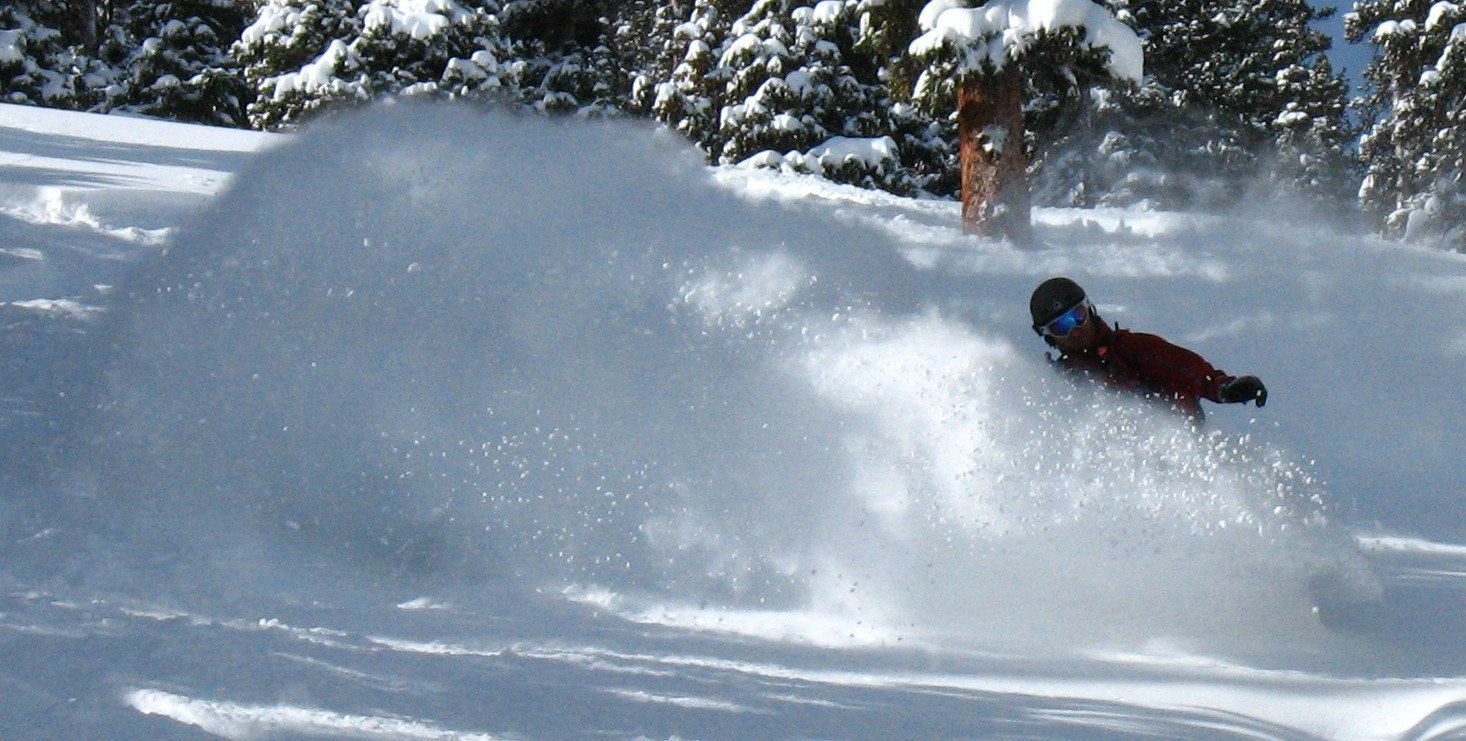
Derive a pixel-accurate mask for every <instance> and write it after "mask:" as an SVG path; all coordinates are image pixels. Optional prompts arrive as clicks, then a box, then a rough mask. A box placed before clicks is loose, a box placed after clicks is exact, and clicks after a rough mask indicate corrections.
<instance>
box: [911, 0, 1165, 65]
mask: <svg viewBox="0 0 1466 741" xmlns="http://www.w3.org/2000/svg"><path fill="white" fill-rule="evenodd" d="M920 23H921V28H922V29H923V30H924V31H925V32H926V33H924V34H922V35H921V36H919V37H917V38H916V39H915V40H914V41H912V42H911V46H910V47H909V51H910V53H911V54H912V55H914V56H917V57H930V56H933V55H938V54H942V53H943V52H944V51H946V52H955V53H957V54H959V55H960V57H961V60H960V62H959V63H958V65H957V69H956V72H957V73H958V74H959V75H964V74H969V73H975V72H980V71H990V72H992V71H998V70H1001V69H1002V68H1003V67H1004V66H1005V65H1006V64H1007V62H1009V61H1011V60H1018V59H1021V58H1022V57H1023V56H1024V52H1025V51H1026V50H1027V49H1028V47H1030V46H1031V45H1032V44H1033V43H1034V41H1035V40H1036V39H1037V38H1039V37H1040V36H1042V35H1044V34H1050V33H1056V32H1059V31H1061V30H1063V29H1072V30H1074V31H1075V32H1077V33H1078V35H1079V36H1080V38H1081V42H1080V46H1081V47H1082V48H1084V49H1087V50H1090V51H1103V50H1108V51H1109V55H1108V59H1107V60H1106V64H1105V69H1106V71H1107V72H1108V73H1109V74H1110V75H1111V76H1112V77H1115V78H1118V79H1122V80H1131V81H1134V82H1137V83H1138V82H1140V79H1141V76H1142V74H1143V71H1144V64H1143V61H1144V55H1143V53H1142V51H1141V43H1140V38H1139V37H1138V36H1136V35H1135V32H1134V31H1133V30H1131V29H1130V27H1129V26H1126V25H1125V24H1124V23H1121V22H1120V21H1118V20H1116V19H1115V17H1114V16H1113V15H1111V14H1110V12H1109V11H1108V10H1106V9H1105V8H1104V7H1102V6H1100V5H1097V4H1095V3H1093V2H1090V0H992V2H989V3H987V4H986V5H984V6H982V7H980V8H966V7H962V5H961V3H960V0H932V1H931V2H930V3H928V4H927V5H926V7H925V8H924V9H923V10H922V12H921V18H920Z"/></svg>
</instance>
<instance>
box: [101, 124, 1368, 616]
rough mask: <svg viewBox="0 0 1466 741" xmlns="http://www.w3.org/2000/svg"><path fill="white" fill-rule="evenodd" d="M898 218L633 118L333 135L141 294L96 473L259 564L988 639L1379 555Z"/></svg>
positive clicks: (229, 569) (247, 569)
mask: <svg viewBox="0 0 1466 741" xmlns="http://www.w3.org/2000/svg"><path fill="white" fill-rule="evenodd" d="M463 142H476V143H477V146H473V147H465V146H464V145H463ZM893 239H894V237H892V236H891V235H889V234H886V233H884V232H878V231H876V230H874V229H868V228H863V227H862V228H858V227H854V226H851V225H849V224H840V223H835V222H833V221H830V220H827V218H825V217H819V216H815V215H812V214H811V213H808V212H805V211H803V210H801V209H800V208H799V206H798V205H797V204H777V203H771V202H767V201H764V202H756V201H752V200H748V199H743V198H740V197H738V196H736V195H735V194H732V193H729V192H727V191H726V190H723V189H720V188H719V187H718V186H716V185H714V184H713V183H712V180H711V178H709V177H708V175H707V172H706V170H705V169H704V168H702V167H701V166H700V165H699V164H697V162H696V157H695V156H694V154H693V153H692V152H690V151H687V150H685V149H683V148H682V147H681V146H680V145H675V144H673V143H671V142H669V141H666V140H663V139H661V138H659V137H658V136H657V135H655V134H653V133H652V132H651V131H649V130H647V129H645V128H642V127H639V126H636V125H633V124H628V123H624V122H622V123H606V122H601V123H591V122H583V121H558V122H547V121H544V120H540V119H528V118H520V117H514V116H511V115H508V114H503V113H490V112H484V111H480V110H476V109H470V108H467V107H447V106H420V105H398V106H392V107H387V108H384V109H376V110H373V111H370V112H367V113H364V114H357V115H352V116H350V117H347V118H343V119H341V120H338V121H334V122H328V123H323V124H321V125H319V126H318V127H317V128H315V129H314V130H313V131H312V132H311V133H309V134H307V135H303V136H302V137H301V138H300V139H299V140H298V141H297V142H296V143H294V144H292V145H290V146H286V147H280V148H278V149H275V150H272V151H270V152H267V153H265V154H264V155H262V156H261V157H260V158H259V160H258V161H257V162H256V165H255V166H254V167H253V168H252V169H251V170H249V171H247V172H245V173H243V174H241V176H240V178H239V180H238V181H237V183H236V186H235V188H234V189H233V190H232V191H231V192H230V193H228V194H226V195H225V196H223V197H221V199H220V202H219V203H218V205H217V208H215V209H214V210H213V211H212V212H211V213H209V214H206V215H204V216H203V217H201V218H200V219H199V220H198V221H197V222H196V223H195V224H193V225H192V226H191V227H188V228H186V229H184V230H182V231H180V233H179V235H178V237H177V239H176V240H175V241H174V242H173V243H171V245H170V246H169V248H168V254H167V255H165V256H164V257H163V258H162V260H161V261H160V262H159V263H158V264H156V265H153V266H150V267H151V268H154V269H151V270H149V271H147V272H148V275H147V277H146V278H144V279H141V280H140V281H138V282H137V283H135V284H134V285H132V286H130V287H128V288H127V289H126V293H127V295H128V296H130V304H129V305H125V306H121V307H119V309H118V311H117V312H116V314H117V315H118V316H122V317H126V319H125V321H124V322H123V324H122V326H120V327H119V329H118V331H119V334H118V337H117V339H116V344H117V346H118V347H119V348H122V349H121V351H120V352H119V354H118V357H117V358H116V359H115V361H114V362H113V363H112V365H111V367H110V369H109V378H110V381H111V396H112V398H111V399H110V400H109V402H108V404H107V405H106V408H107V410H108V412H107V413H108V414H109V415H110V418H109V420H108V424H109V425H110V429H111V430H112V431H113V434H111V435H109V436H107V438H106V441H105V442H104V443H103V445H104V448H105V450H103V451H102V454H103V458H102V460H103V461H104V464H103V468H104V470H105V472H106V481H105V482H104V483H103V484H102V486H103V487H104V488H106V489H107V490H108V494H109V495H110V498H111V500H112V501H117V502H124V503H127V504H128V505H129V506H128V507H124V508H122V511H123V512H126V513H129V514H128V515H127V516H131V517H138V518H140V519H139V520H137V521H136V523H137V524H138V525H139V527H140V529H143V530H147V531H149V533H148V535H147V536H138V538H139V539H143V538H145V537H151V538H153V539H155V540H156V541H157V542H158V547H160V548H175V549H179V550H185V549H189V548H193V549H196V550H197V554H198V556H199V558H198V559H197V560H193V561H190V560H189V559H184V561H185V562H187V563H197V564H204V563H207V564H209V565H208V566H207V567H206V571H205V572H200V573H207V571H213V572H215V573H220V574H221V577H222V578H225V579H227V580H229V581H230V582H231V584H236V585H237V584H238V583H240V582H241V581H243V582H244V583H246V584H247V580H248V578H249V574H250V573H251V571H252V570H255V569H259V568H263V567H266V566H270V567H279V566H282V565H284V564H290V565H291V568H294V569H297V570H301V571H302V572H303V573H314V574H331V573H348V572H350V573H356V572H361V571H366V572H369V573H381V572H387V573H391V574H395V575H396V578H407V579H414V580H417V579H437V580H449V581H453V582H470V583H479V584H496V585H503V586H506V587H512V588H519V587H527V588H543V587H546V586H564V585H579V586H580V587H581V588H582V591H584V590H585V589H604V590H610V591H611V592H613V593H615V594H620V595H642V597H641V598H644V599H650V600H654V601H658V602H660V603H662V604H665V605H669V606H670V605H698V604H706V605H725V606H730V607H732V606H737V607H740V608H742V609H749V608H760V607H762V608H767V609H775V608H778V609H780V610H802V609H814V610H816V611H823V612H829V611H845V612H853V613H859V614H864V615H867V616H870V617H872V619H880V620H886V621H891V622H893V623H897V624H899V625H902V626H905V628H904V629H906V630H910V631H912V632H913V634H920V635H923V636H926V635H931V636H940V635H942V634H944V633H945V634H952V633H956V632H958V628H959V627H960V628H961V629H962V631H963V632H964V633H965V636H964V640H968V639H975V640H978V641H980V642H988V643H991V642H999V643H1001V642H1003V641H1007V640H1012V639H1013V638H1014V637H1015V636H1016V637H1019V638H1022V637H1024V636H1031V637H1038V636H1048V638H1047V639H1046V640H1049V641H1053V640H1058V641H1059V642H1060V643H1061V644H1062V643H1063V642H1065V641H1073V642H1080V643H1083V642H1090V643H1093V642H1096V641H1100V642H1103V641H1105V640H1107V639H1114V640H1115V641H1117V642H1122V643H1123V642H1133V641H1134V640H1138V639H1140V638H1141V637H1143V636H1154V635H1179V636H1183V637H1189V638H1195V639H1198V640H1205V639H1206V637H1207V636H1209V635H1212V634H1213V633H1214V632H1215V631H1217V630H1218V629H1221V628H1227V629H1229V630H1231V631H1232V632H1233V634H1239V633H1242V634H1245V633H1247V631H1248V628H1249V627H1255V625H1256V624H1259V623H1262V622H1269V623H1272V624H1279V623H1284V624H1290V625H1301V624H1303V623H1305V622H1306V620H1305V616H1306V614H1307V611H1308V609H1309V601H1308V597H1307V595H1306V593H1305V592H1306V590H1305V586H1304V585H1305V583H1306V582H1307V581H1308V580H1309V579H1310V578H1312V577H1313V576H1315V575H1316V574H1318V573H1326V574H1333V575H1337V574H1339V573H1343V574H1345V578H1342V579H1340V578H1335V581H1344V582H1350V581H1351V579H1352V578H1353V577H1352V576H1351V574H1352V572H1350V571H1349V566H1348V561H1347V558H1346V556H1345V555H1344V554H1343V552H1342V551H1340V550H1338V549H1335V548H1334V547H1333V546H1332V545H1331V540H1330V538H1331V537H1332V536H1331V535H1330V534H1329V532H1328V530H1327V528H1326V527H1325V526H1324V524H1323V519H1322V514H1323V513H1322V512H1321V506H1320V504H1319V502H1318V501H1316V499H1317V497H1318V492H1319V490H1318V487H1317V485H1316V484H1315V483H1314V482H1312V481H1310V480H1309V478H1308V475H1307V472H1306V471H1304V470H1303V469H1302V468H1300V467H1298V466H1296V465H1293V464H1291V463H1289V462H1288V461H1287V460H1286V457H1285V456H1283V455H1282V454H1280V453H1275V452H1270V451H1268V450H1266V449H1265V447H1264V446H1261V445H1260V444H1256V443H1252V442H1249V441H1246V440H1238V439H1232V438H1229V437H1227V436H1223V435H1220V434H1216V435H1212V436H1206V435H1198V434H1196V433H1194V432H1191V431H1189V430H1186V429H1185V428H1184V427H1183V426H1181V425H1180V423H1179V422H1178V421H1176V420H1175V419H1174V418H1172V417H1171V416H1170V415H1169V414H1166V413H1162V412H1157V411H1155V410H1151V409H1148V408H1144V407H1142V406H1134V405H1127V404H1126V403H1122V402H1121V401H1119V400H1116V399H1113V398H1111V397H1109V396H1108V395H1105V394H1098V393H1091V392H1088V391H1086V390H1084V389H1078V388H1076V387H1074V386H1073V385H1071V384H1069V383H1068V382H1067V381H1064V380H1062V379H1057V378H1054V377H1053V375H1052V373H1051V372H1050V371H1049V370H1048V369H1046V368H1043V367H1041V364H1040V363H1039V362H1036V361H1035V360H1034V359H1032V357H1031V355H1030V353H1028V352H1026V351H1025V352H1022V353H1020V352H1018V351H1017V350H1015V349H1014V348H1013V347H1012V346H1011V344H1010V343H1009V342H1008V341H1006V340H1004V339H1002V336H1003V335H1002V334H1001V333H999V334H997V335H996V336H993V335H989V334H987V332H989V331H992V330H993V329H994V328H992V327H986V328H985V327H983V326H982V325H980V324H978V325H974V324H971V323H969V322H964V321H960V320H958V319H955V318H953V317H952V316H951V313H952V312H950V311H948V310H947V308H948V307H944V306H942V305H940V302H941V300H942V299H941V298H940V295H941V294H940V293H939V292H933V290H934V289H933V287H932V285H931V284H930V274H928V273H926V272H923V270H922V269H920V268H918V267H916V266H914V265H912V264H910V263H907V262H906V261H904V260H903V259H902V258H901V257H900V256H899V255H900V252H901V250H900V247H901V245H899V244H896V243H894V242H893ZM1002 280H1014V279H1013V278H1012V277H1011V276H1009V277H1007V278H1003V279H1002ZM1019 282H1021V283H1023V284H1024V290H1026V287H1027V284H1028V283H1029V282H1030V278H1029V277H1028V276H1021V277H1020V279H1019ZM124 519H125V518H124ZM122 525H123V526H126V523H125V522H124V523H122ZM178 543H185V544H186V545H184V546H179V545H178ZM353 570H355V571H353ZM277 583H278V582H277V581H273V580H272V581H271V582H269V584H272V585H273V584H277ZM648 595H650V596H648ZM1035 604H1041V605H1043V607H1042V608H1038V607H1035V606H1034V605H1035ZM1031 614H1037V615H1041V616H1042V618H1030V615H1031ZM1040 619H1041V620H1042V621H1043V622H1039V620H1040ZM1300 630H1302V629H1301V628H1300ZM1055 635H1058V636H1062V637H1061V638H1058V639H1055V638H1053V636H1055Z"/></svg>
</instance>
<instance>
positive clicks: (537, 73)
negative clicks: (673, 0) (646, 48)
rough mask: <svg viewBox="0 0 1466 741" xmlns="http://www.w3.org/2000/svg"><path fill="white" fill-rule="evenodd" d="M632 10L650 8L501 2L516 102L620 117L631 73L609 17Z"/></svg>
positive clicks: (567, 1)
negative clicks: (618, 47) (512, 61)
mask: <svg viewBox="0 0 1466 741" xmlns="http://www.w3.org/2000/svg"><path fill="white" fill-rule="evenodd" d="M637 12H650V6H648V5H646V4H645V3H628V2H611V1H610V0H599V1H598V2H587V1H586V0H511V1H510V2H506V3H504V5H503V9H502V10H501V11H500V13H499V17H500V20H501V22H502V24H503V28H504V35H505V36H506V38H507V40H508V43H509V44H510V52H509V55H510V56H511V57H512V58H513V59H514V60H515V66H514V74H515V80H514V83H515V86H516V89H517V94H516V95H515V100H516V101H517V102H519V103H521V104H523V105H528V106H531V107H533V108H535V109H537V110H539V111H541V112H544V113H574V114H578V115H586V116H606V115H619V114H620V113H621V111H622V110H623V109H624V108H625V107H626V106H627V105H628V102H627V97H628V95H629V89H630V86H631V82H630V80H631V74H632V73H631V72H630V69H631V68H628V67H626V66H624V65H623V59H624V56H623V53H622V52H620V51H618V49H617V48H614V47H615V44H616V34H615V31H616V28H617V26H618V21H616V20H613V19H612V18H611V17H610V15H617V14H623V13H624V14H630V15H634V14H636V13H637ZM626 41H631V40H630V39H626ZM636 42H637V43H639V44H644V43H645V39H638V40H636Z"/></svg>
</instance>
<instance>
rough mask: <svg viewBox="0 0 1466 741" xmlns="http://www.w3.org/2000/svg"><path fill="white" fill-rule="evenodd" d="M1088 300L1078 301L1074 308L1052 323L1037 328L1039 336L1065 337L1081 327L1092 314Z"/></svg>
mask: <svg viewBox="0 0 1466 741" xmlns="http://www.w3.org/2000/svg"><path fill="white" fill-rule="evenodd" d="M1093 308H1094V307H1092V306H1091V305H1090V303H1089V299H1085V300H1083V301H1080V302H1079V303H1077V304H1075V305H1074V308H1072V309H1070V310H1068V311H1066V312H1064V313H1063V314H1060V315H1059V316H1057V317H1055V318H1054V320H1053V321H1051V322H1049V323H1048V324H1045V325H1043V326H1042V327H1039V328H1038V331H1039V334H1045V335H1048V336H1049V337H1067V336H1068V335H1069V333H1070V332H1073V331H1074V330H1076V329H1078V328H1080V327H1083V326H1084V325H1085V323H1086V322H1088V321H1089V315H1090V314H1091V313H1092V312H1093Z"/></svg>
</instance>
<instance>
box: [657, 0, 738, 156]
mask: <svg viewBox="0 0 1466 741" xmlns="http://www.w3.org/2000/svg"><path fill="white" fill-rule="evenodd" d="M725 5H726V3H725V2H723V1H722V0H692V3H691V5H690V7H689V8H688V10H687V13H688V15H687V20H686V21H684V22H682V23H678V24H676V25H675V27H674V28H673V30H672V36H671V39H670V40H669V41H667V42H666V44H665V46H664V48H663V51H662V56H661V57H660V58H661V59H662V60H667V61H671V60H675V63H674V64H673V66H672V68H671V71H670V73H669V74H668V75H667V76H666V77H665V78H662V77H660V75H659V76H658V77H657V78H656V79H650V80H649V79H647V78H646V76H643V78H642V79H641V80H640V81H638V82H637V83H636V85H637V86H639V87H640V89H642V90H643V91H646V90H651V91H654V94H653V95H652V100H651V111H652V114H653V115H654V116H656V118H657V120H659V121H661V122H662V123H664V124H666V125H667V126H669V127H671V128H672V129H674V130H675V131H677V132H678V133H680V134H682V135H683V136H685V137H687V138H688V139H689V140H691V141H692V142H693V143H694V144H696V145H697V146H698V148H699V149H701V150H703V151H704V152H708V153H709V154H710V156H712V157H714V158H716V156H717V155H716V152H718V151H720V150H721V149H722V144H721V142H720V140H719V128H718V119H717V115H718V112H719V111H721V110H722V105H723V88H724V84H725V82H726V79H727V77H728V70H727V69H726V68H724V67H721V66H720V65H719V64H718V60H719V57H720V51H719V50H720V49H721V48H722V46H723V44H724V42H725V40H726V39H727V37H728V31H729V28H731V26H732V20H730V19H729V17H728V13H727V12H726V10H725V7H724V6H725ZM675 17H676V16H672V18H675ZM670 20H671V19H670V18H669V19H667V20H664V21H663V22H662V23H661V24H660V26H661V27H663V28H665V26H666V25H667V24H668V23H669V22H670ZM653 72H656V70H655V69H654V70H653Z"/></svg>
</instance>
